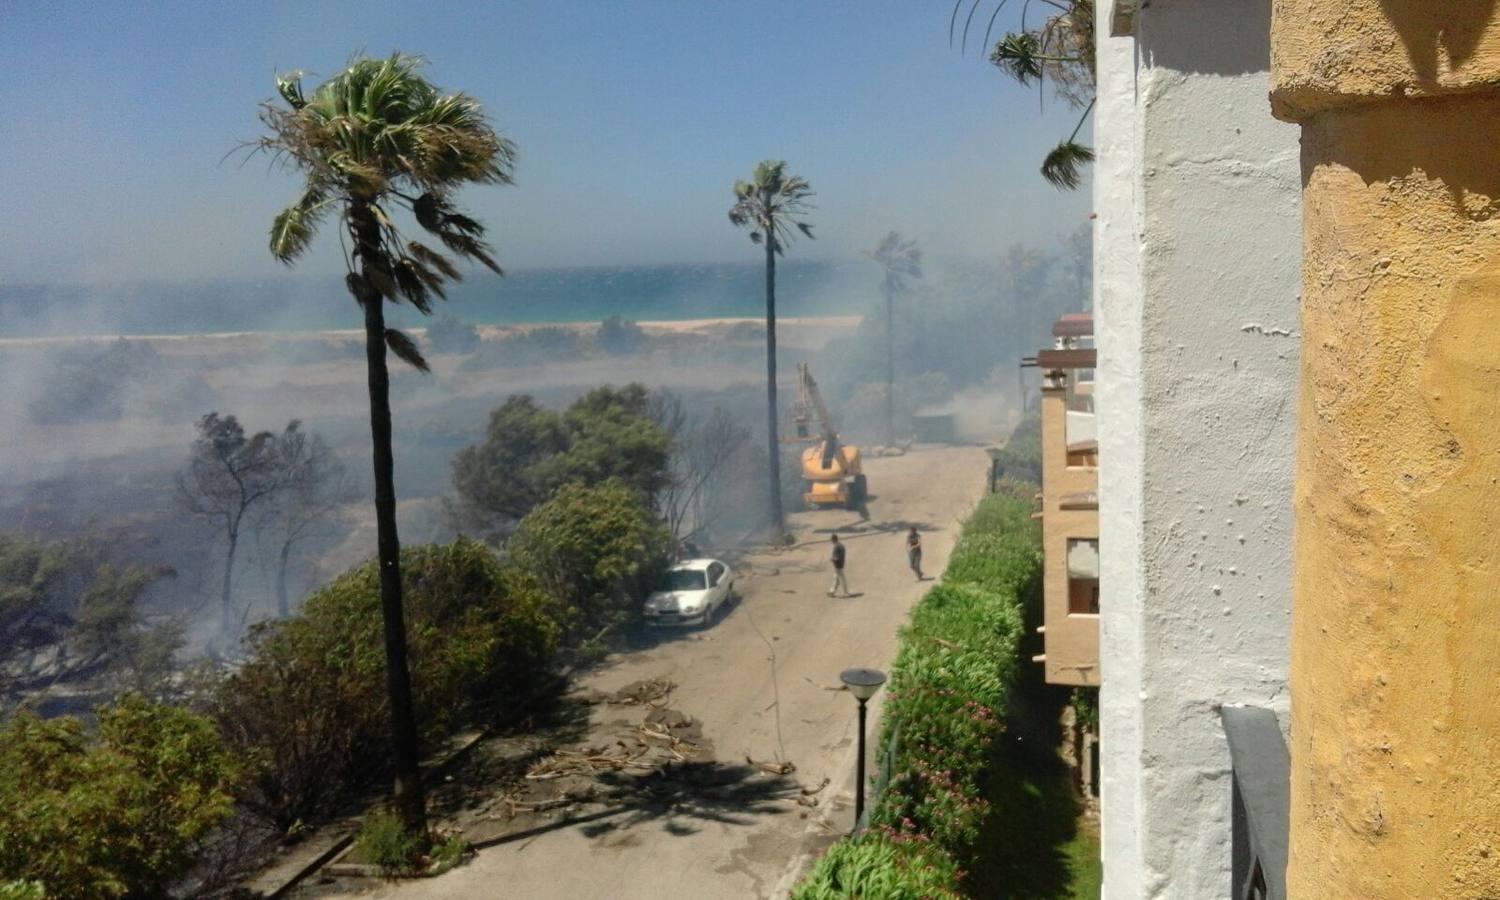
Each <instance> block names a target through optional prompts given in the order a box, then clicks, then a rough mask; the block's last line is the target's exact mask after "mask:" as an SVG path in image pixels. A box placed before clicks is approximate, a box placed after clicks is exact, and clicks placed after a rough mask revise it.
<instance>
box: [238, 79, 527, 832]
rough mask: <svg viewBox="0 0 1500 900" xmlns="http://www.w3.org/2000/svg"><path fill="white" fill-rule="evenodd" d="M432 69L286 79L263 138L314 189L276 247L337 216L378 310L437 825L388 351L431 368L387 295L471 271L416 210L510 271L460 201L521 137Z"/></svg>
mask: <svg viewBox="0 0 1500 900" xmlns="http://www.w3.org/2000/svg"><path fill="white" fill-rule="evenodd" d="M421 67H422V61H421V60H420V59H418V58H416V57H412V56H406V55H403V54H399V53H397V54H393V55H391V56H390V57H388V58H386V59H369V58H356V59H354V60H353V61H352V62H350V63H349V65H348V67H347V68H346V69H344V71H342V72H340V73H339V74H338V75H336V76H334V77H333V78H331V79H329V80H328V81H326V82H324V83H323V84H322V85H320V86H319V87H318V88H317V89H316V90H314V91H313V92H312V94H311V95H310V96H309V95H306V94H304V93H303V91H302V79H301V75H300V74H298V73H294V74H292V75H289V76H286V77H278V78H277V80H276V89H277V93H279V94H280V95H281V99H282V100H283V101H284V103H285V105H284V106H283V105H279V104H275V103H270V102H268V103H265V104H262V106H261V115H260V118H261V121H262V122H263V123H265V125H266V127H267V128H268V129H269V132H270V133H269V134H268V135H267V136H265V137H263V138H261V140H260V141H259V142H258V144H257V145H256V146H257V147H258V148H259V149H261V150H264V151H267V152H269V153H271V154H272V155H273V157H274V158H275V159H277V160H279V161H281V162H282V163H284V164H285V165H287V166H289V167H290V168H293V169H295V170H297V171H299V172H300V173H301V174H302V175H303V176H304V177H305V179H306V183H305V185H304V187H303V190H302V196H301V197H300V198H299V199H298V200H297V202H296V203H294V204H292V205H291V206H289V207H287V208H286V209H285V210H283V211H282V212H281V213H280V214H279V215H277V216H276V219H275V221H274V222H273V223H272V225H271V253H272V255H274V256H275V257H276V258H277V259H279V260H281V261H282V262H284V263H286V264H288V265H290V264H291V263H292V262H293V261H295V260H296V259H297V258H298V257H299V256H301V255H302V254H303V253H304V252H305V251H306V250H307V248H308V246H309V245H310V244H311V242H312V239H313V235H314V234H315V233H316V231H317V227H318V225H319V223H320V222H321V221H322V220H323V219H324V218H325V217H327V216H328V215H330V214H333V215H336V216H337V218H338V224H339V226H340V229H341V231H340V245H341V246H342V247H343V248H344V253H345V264H346V267H347V268H348V274H347V275H346V276H345V283H346V285H347V286H348V289H349V293H350V294H352V295H354V299H355V300H356V301H357V302H358V304H359V307H360V309H361V310H362V312H363V313H364V321H365V362H366V366H367V368H368V374H369V391H370V436H371V443H372V444H373V447H374V466H375V522H376V532H377V546H378V555H379V561H380V609H381V615H382V617H383V619H384V634H385V656H386V686H387V690H388V691H389V693H390V706H391V743H392V745H393V751H394V757H395V759H394V761H395V769H396V779H395V806H396V810H397V812H398V813H399V814H400V816H401V818H402V821H403V822H404V823H405V825H406V827H407V828H408V830H410V831H411V832H412V833H414V834H420V835H424V836H425V834H426V805H425V801H424V798H423V791H422V783H421V778H420V773H419V770H418V745H417V726H416V717H415V714H414V712H413V709H412V698H411V682H410V676H409V674H408V670H407V662H406V625H405V620H404V614H403V609H402V600H401V543H400V540H399V538H398V537H397V534H396V484H395V475H394V472H393V458H392V451H391V402H390V375H389V372H388V370H387V368H386V351H387V350H389V351H390V352H391V353H394V354H395V355H396V356H397V357H398V358H399V359H401V360H402V361H404V362H406V363H407V364H409V365H411V366H413V367H415V368H417V369H419V370H421V371H423V372H425V371H427V370H428V368H427V361H426V360H425V359H423V358H422V354H421V351H420V350H418V349H417V345H416V343H415V342H413V341H412V339H411V338H410V337H408V336H406V335H405V334H403V333H401V332H400V331H397V330H396V329H394V328H387V327H386V324H385V310H384V302H385V301H387V300H389V301H390V302H392V303H403V302H404V303H409V304H411V305H412V306H413V307H415V308H416V309H417V310H418V311H420V312H422V313H423V314H424V315H425V314H430V313H431V310H432V303H433V299H434V298H442V297H444V291H443V285H444V283H445V282H447V281H453V280H457V279H458V278H459V277H460V275H459V272H458V269H456V268H455V267H454V265H453V263H452V262H451V261H450V260H449V258H448V257H447V256H445V255H443V254H442V253H439V252H437V251H436V250H433V249H431V248H429V247H427V246H425V245H423V244H420V243H418V242H417V241H414V240H408V239H407V237H406V236H405V235H404V234H402V232H401V231H400V230H399V229H398V228H397V225H396V216H395V213H396V208H397V207H403V208H405V209H406V210H408V211H409V212H410V213H411V216H412V218H414V219H415V220H416V223H417V225H418V226H420V227H421V228H422V229H423V230H424V231H426V232H428V233H429V234H431V235H433V236H434V237H436V238H437V239H438V240H439V241H441V242H442V244H443V246H444V247H446V248H447V249H448V251H449V252H451V253H452V254H454V255H455V256H458V257H461V258H463V259H469V260H474V261H477V262H480V263H482V264H484V265H485V266H487V267H488V268H490V269H492V270H493V271H495V272H496V273H497V274H504V273H502V272H501V271H500V267H499V266H498V265H497V264H496V263H495V260H494V258H493V257H492V256H491V250H490V247H489V245H487V244H486V243H485V242H484V239H483V238H484V226H483V225H481V224H480V223H479V222H476V221H475V220H473V219H471V218H469V217H468V216H465V215H462V214H460V213H459V212H457V211H455V210H454V208H453V205H452V195H453V192H454V191H455V190H456V189H457V188H459V187H460V186H462V185H464V184H468V183H475V184H510V183H511V173H512V170H513V166H514V162H515V146H514V145H513V144H512V143H511V142H510V141H508V140H506V139H505V138H503V137H501V136H500V135H498V134H497V133H496V132H495V130H494V129H493V128H492V127H491V126H490V124H489V122H488V121H487V119H486V118H485V115H484V112H483V110H482V109H481V108H480V106H479V104H478V103H477V102H476V101H475V100H474V99H473V98H471V97H468V96H466V95H464V94H444V93H441V92H440V91H439V90H438V88H436V87H435V86H434V85H433V84H432V83H431V82H429V81H428V80H427V79H426V78H424V77H423V76H422V74H421V71H420V70H421ZM344 238H347V242H346V241H345V240H344Z"/></svg>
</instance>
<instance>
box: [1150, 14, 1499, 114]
mask: <svg viewBox="0 0 1500 900" xmlns="http://www.w3.org/2000/svg"><path fill="white" fill-rule="evenodd" d="M1492 2H1493V0H1492ZM1143 5H1144V4H1143ZM1147 12H1148V13H1149V10H1148V11H1147ZM1165 12H1167V13H1168V14H1167V15H1159V16H1151V15H1149V14H1148V15H1146V16H1143V18H1142V20H1141V21H1142V26H1141V29H1140V31H1139V32H1138V40H1139V42H1140V52H1141V54H1142V55H1145V56H1148V57H1149V58H1150V61H1151V63H1150V64H1151V65H1153V66H1159V67H1161V68H1165V69H1172V70H1174V71H1177V72H1186V73H1189V74H1193V75H1225V76H1233V75H1250V74H1253V73H1256V72H1267V71H1269V70H1270V68H1271V0H1250V2H1245V0H1201V2H1194V3H1179V4H1177V6H1176V7H1174V8H1172V9H1170V10H1166V11H1165ZM1266 115H1268V116H1269V115H1270V111H1269V108H1268V109H1267V112H1266Z"/></svg>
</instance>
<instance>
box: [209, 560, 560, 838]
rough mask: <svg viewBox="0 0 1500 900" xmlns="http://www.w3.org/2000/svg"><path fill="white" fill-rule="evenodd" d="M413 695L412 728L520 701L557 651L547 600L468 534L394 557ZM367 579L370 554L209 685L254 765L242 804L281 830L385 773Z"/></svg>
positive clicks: (376, 623)
mask: <svg viewBox="0 0 1500 900" xmlns="http://www.w3.org/2000/svg"><path fill="white" fill-rule="evenodd" d="M401 566H402V583H403V585H404V587H405V609H406V627H407V644H408V648H409V652H410V659H409V663H410V669H411V679H412V693H413V699H414V702H415V705H416V711H417V718H418V723H419V724H420V726H421V728H422V732H423V734H424V736H426V737H428V738H434V737H438V736H441V735H443V734H445V733H447V732H449V731H450V730H451V729H453V728H455V727H459V726H461V725H463V724H466V723H468V722H472V721H476V720H479V719H481V718H482V717H484V716H485V715H486V714H487V713H488V712H489V711H490V710H491V709H492V708H493V707H494V706H495V704H496V703H498V702H503V701H506V700H512V699H516V698H521V697H525V696H527V695H529V694H530V693H531V692H532V691H534V690H535V689H536V688H537V687H538V685H539V683H540V681H541V679H542V678H544V677H545V674H546V671H547V668H548V664H549V663H550V662H551V660H552V659H553V655H554V653H555V651H556V649H557V642H558V637H559V633H560V628H559V625H558V622H557V618H556V613H557V604H556V603H554V601H553V600H552V599H551V598H550V597H548V596H547V595H546V594H545V593H544V592H543V591H542V589H541V588H540V587H539V585H538V584H537V582H536V581H535V580H534V579H532V578H531V577H529V576H528V575H526V574H524V573H522V572H520V571H519V570H517V569H516V568H514V567H511V566H506V565H503V564H502V563H501V562H500V561H499V560H498V559H497V558H496V556H495V554H494V553H493V552H492V551H491V550H490V549H489V548H488V547H486V546H485V545H484V544H481V543H479V542H478V541H473V540H467V539H460V540H458V541H455V542H454V543H452V544H447V545H425V546H417V547H408V548H405V549H403V550H402V552H401ZM382 634H383V632H382V618H381V613H380V578H379V572H378V569H377V567H376V564H375V563H373V562H371V563H367V564H365V565H363V566H360V567H358V568H356V569H352V570H350V571H349V572H346V573H345V574H344V575H342V576H340V577H339V578H338V579H337V580H335V581H334V582H333V583H332V584H330V585H328V586H327V587H325V588H323V589H322V590H320V591H318V592H317V593H315V594H313V595H312V596H311V597H309V598H308V600H307V602H306V603H305V604H304V605H303V608H302V611H301V613H300V614H299V615H297V616H296V617H294V618H291V619H287V620H284V621H281V622H276V623H271V624H269V625H267V626H264V627H262V628H260V629H258V630H257V631H256V632H255V633H254V634H253V636H252V638H251V639H250V648H251V656H250V658H249V659H248V660H247V661H246V663H245V664H244V665H243V666H242V667H241V668H240V669H239V670H238V671H236V672H235V673H234V674H233V675H231V676H229V677H228V678H227V679H226V680H225V681H224V682H223V684H222V685H221V686H220V688H219V690H218V691H217V715H218V718H219V720H220V721H221V723H222V724H223V727H224V729H225V731H226V733H227V734H228V735H229V736H230V740H231V742H232V743H233V744H234V745H235V746H236V747H237V748H239V749H241V750H243V751H244V752H246V753H247V754H250V755H252V756H253V758H254V759H256V761H257V762H258V763H259V765H258V766H257V769H256V773H255V777H254V779H253V790H252V792H251V796H250V797H249V802H250V803H251V805H252V807H253V808H255V809H257V810H258V811H260V812H262V813H263V814H265V815H267V816H269V817H270V818H271V819H272V820H273V821H274V822H276V823H277V824H278V825H280V826H282V827H286V826H288V825H290V824H291V823H293V822H295V821H296V820H298V819H307V818H312V817H314V816H315V815H316V814H317V813H319V812H320V811H321V810H322V809H323V808H324V807H325V805H326V804H327V802H328V801H329V800H330V799H333V798H337V797H338V796H339V795H340V794H341V793H342V792H343V791H344V789H345V788H346V787H347V786H348V785H349V784H351V783H353V782H355V781H357V780H359V779H361V778H365V777H369V776H371V775H373V774H375V773H378V772H383V771H385V767H386V765H387V758H388V755H389V754H388V727H389V719H388V713H387V703H386V684H385V650H384V643H383V637H382Z"/></svg>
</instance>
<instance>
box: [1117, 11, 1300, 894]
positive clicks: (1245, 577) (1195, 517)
mask: <svg viewBox="0 0 1500 900" xmlns="http://www.w3.org/2000/svg"><path fill="white" fill-rule="evenodd" d="M1270 7H1271V0H1153V2H1151V3H1150V4H1149V5H1142V8H1141V9H1140V11H1139V12H1138V14H1137V17H1136V27H1135V38H1134V40H1133V41H1132V40H1131V39H1130V38H1110V37H1108V36H1107V33H1108V22H1109V15H1108V13H1109V10H1108V8H1107V5H1101V9H1100V14H1101V20H1100V24H1101V28H1100V31H1101V33H1102V34H1103V35H1105V36H1101V38H1100V42H1101V47H1100V57H1099V61H1100V81H1101V90H1100V101H1101V108H1100V117H1099V119H1098V120H1097V121H1096V126H1095V127H1096V132H1097V135H1098V136H1097V137H1096V143H1097V144H1098V146H1099V151H1100V153H1101V159H1100V164H1099V169H1098V171H1097V172H1096V185H1097V187H1096V201H1097V207H1098V212H1099V214H1100V221H1099V231H1100V233H1099V235H1098V237H1099V241H1098V244H1097V247H1098V250H1097V251H1096V254H1097V255H1096V262H1095V265H1096V273H1095V283H1096V285H1098V287H1097V291H1098V294H1097V296H1096V319H1097V322H1096V334H1097V343H1098V346H1099V353H1100V370H1101V374H1100V377H1099V388H1098V390H1097V394H1098V403H1097V409H1098V414H1099V416H1100V420H1099V431H1100V436H1101V447H1100V465H1101V478H1100V544H1101V551H1102V565H1103V571H1102V575H1101V589H1102V591H1103V596H1102V599H1101V613H1102V618H1101V624H1102V633H1101V647H1100V659H1101V665H1102V667H1103V679H1104V687H1103V691H1102V694H1101V729H1102V742H1101V744H1102V746H1101V753H1102V754H1103V756H1102V763H1103V765H1102V768H1103V822H1104V826H1103V834H1104V866H1105V896H1106V897H1107V898H1108V900H1134V898H1183V900H1200V898H1217V897H1228V896H1229V895H1230V884H1229V873H1230V865H1231V859H1230V852H1231V846H1230V820H1229V806H1230V778H1229V756H1228V750H1227V747H1226V746H1225V742H1224V738H1223V732H1222V730H1221V728H1220V724H1219V717H1218V707H1219V705H1221V704H1225V703H1231V704H1253V705H1261V706H1270V707H1271V708H1273V709H1276V710H1277V711H1278V713H1279V714H1280V715H1281V717H1282V719H1283V721H1285V719H1286V716H1285V712H1286V706H1287V694H1286V669H1287V653H1288V647H1287V637H1288V628H1289V623H1290V615H1289V610H1290V571H1291V481H1292V471H1293V428H1294V418H1295V409H1296V404H1295V403H1294V402H1293V396H1294V393H1295V385H1296V365H1297V358H1296V356H1297V344H1296V331H1297V326H1296V322H1297V301H1298V291H1299V277H1300V272H1299V259H1300V257H1299V245H1300V220H1299V211H1298V198H1299V188H1300V180H1299V179H1300V175H1299V164H1298V144H1297V132H1296V129H1295V128H1293V127H1290V126H1287V125H1284V124H1282V123H1279V122H1276V121H1275V120H1273V119H1272V118H1271V116H1270V114H1269V112H1268V111H1267V102H1266V96H1267V92H1268V76H1267V68H1268V66H1269V54H1270V51H1269V38H1268V34H1269V28H1270ZM1127 62H1128V63H1129V65H1127ZM1127 106H1128V108H1127ZM1116 132H1122V133H1116ZM1123 132H1128V137H1127V136H1125V134H1124V133H1123ZM1127 223H1129V225H1130V226H1133V227H1134V229H1135V232H1136V233H1135V234H1134V235H1133V238H1134V239H1133V240H1127V239H1126V238H1125V231H1126V229H1127V227H1129V226H1128V225H1127Z"/></svg>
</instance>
